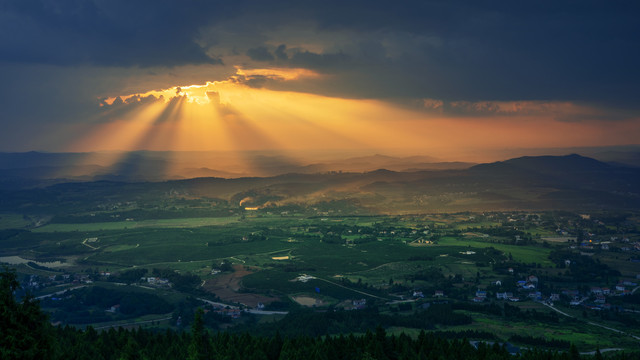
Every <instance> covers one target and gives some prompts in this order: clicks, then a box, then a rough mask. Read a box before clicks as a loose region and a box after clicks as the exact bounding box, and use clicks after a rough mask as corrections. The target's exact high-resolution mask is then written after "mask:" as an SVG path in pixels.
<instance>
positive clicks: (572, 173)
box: [0, 155, 640, 215]
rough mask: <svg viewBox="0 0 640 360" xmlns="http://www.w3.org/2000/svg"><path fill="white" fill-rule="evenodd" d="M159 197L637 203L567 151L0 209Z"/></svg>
mask: <svg viewBox="0 0 640 360" xmlns="http://www.w3.org/2000/svg"><path fill="white" fill-rule="evenodd" d="M163 199H164V200H166V201H169V202H170V201H176V200H180V199H182V200H185V201H189V200H194V199H200V200H203V199H204V200H207V201H208V203H209V204H210V203H211V202H214V203H216V204H218V205H220V204H226V207H227V208H229V209H236V210H244V209H246V208H250V209H251V210H253V211H269V210H273V209H278V208H286V207H293V208H305V209H309V208H317V205H318V204H321V205H322V204H328V203H329V204H334V205H336V206H337V210H344V211H350V212H352V211H355V212H359V213H419V212H434V211H447V212H455V211H488V210H545V209H566V210H582V209H584V210H598V209H639V208H640V169H638V168H628V167H622V166H614V165H610V164H606V163H603V162H600V161H597V160H594V159H591V158H586V157H583V156H580V155H568V156H540V157H522V158H517V159H511V160H507V161H503V162H496V163H490V164H481V165H477V166H473V167H471V168H468V169H463V170H428V171H427V170H422V171H410V172H395V171H389V170H376V171H371V172H366V173H339V172H331V173H324V174H285V175H279V176H274V177H246V178H237V179H223V178H194V179H188V180H174V181H163V182H133V183H131V182H115V181H97V182H69V183H63V184H55V185H51V186H45V187H37V188H23V189H21V190H16V189H5V190H4V191H2V197H1V198H0V210H3V211H14V210H15V209H20V210H21V211H22V212H23V213H25V214H29V215H33V214H38V215H55V213H56V212H58V210H61V211H62V210H64V211H66V213H77V212H81V211H82V210H83V209H86V210H91V209H95V208H96V206H108V204H111V203H125V202H127V203H136V204H139V203H145V202H147V201H151V200H152V201H155V202H160V201H161V200H163ZM166 201H165V202H166ZM204 206H205V205H203V204H201V207H204ZM69 209H73V211H71V212H69V211H68V210H69ZM225 211H226V210H225Z"/></svg>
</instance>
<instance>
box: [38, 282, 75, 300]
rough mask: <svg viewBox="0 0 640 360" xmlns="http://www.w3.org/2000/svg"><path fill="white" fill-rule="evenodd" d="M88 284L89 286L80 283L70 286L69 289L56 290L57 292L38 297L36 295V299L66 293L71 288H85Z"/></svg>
mask: <svg viewBox="0 0 640 360" xmlns="http://www.w3.org/2000/svg"><path fill="white" fill-rule="evenodd" d="M86 286H87V285H80V286H74V287H70V288H68V289H64V290H60V291H56V292H54V293H51V294H47V295H42V296H38V297H36V300H42V299H45V298H48V297H52V296H54V295H62V294H64V293H66V292H67V291H71V290H75V289H80V288H83V287H86Z"/></svg>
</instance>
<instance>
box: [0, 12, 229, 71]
mask: <svg viewBox="0 0 640 360" xmlns="http://www.w3.org/2000/svg"><path fill="white" fill-rule="evenodd" d="M193 3H194V4H196V3H197V6H185V3H183V2H180V1H162V0H160V1H128V0H89V1H87V0H75V1H50V0H40V1H30V0H8V1H5V2H4V3H3V5H2V15H0V19H1V20H2V23H3V24H2V25H0V29H2V32H1V33H2V35H0V36H1V39H2V44H3V46H2V47H1V48H0V60H2V61H10V62H17V63H43V64H58V65H76V64H97V65H107V66H155V65H162V66H175V65H183V64H200V63H220V59H216V58H211V57H209V56H207V54H206V53H205V49H203V48H201V47H200V46H199V45H198V44H197V43H196V42H195V40H196V38H197V35H198V30H199V28H200V27H201V26H203V25H205V24H207V23H209V22H211V21H215V19H216V18H217V17H218V15H217V14H220V13H223V12H224V7H222V6H220V5H219V4H215V3H213V2H205V1H197V2H193ZM218 9H219V10H220V11H218Z"/></svg>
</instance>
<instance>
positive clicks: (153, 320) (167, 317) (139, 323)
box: [94, 316, 172, 330]
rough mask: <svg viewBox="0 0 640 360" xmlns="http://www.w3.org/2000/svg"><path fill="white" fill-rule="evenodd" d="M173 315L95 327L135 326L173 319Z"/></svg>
mask: <svg viewBox="0 0 640 360" xmlns="http://www.w3.org/2000/svg"><path fill="white" fill-rule="evenodd" d="M171 319H172V317H171V316H165V317H163V318H160V319H151V320H144V321H134V322H130V323H124V324H111V325H105V326H99V327H95V328H94V329H96V330H101V329H108V328H118V327H125V326H135V325H142V324H150V323H153V322H156V321H165V320H171Z"/></svg>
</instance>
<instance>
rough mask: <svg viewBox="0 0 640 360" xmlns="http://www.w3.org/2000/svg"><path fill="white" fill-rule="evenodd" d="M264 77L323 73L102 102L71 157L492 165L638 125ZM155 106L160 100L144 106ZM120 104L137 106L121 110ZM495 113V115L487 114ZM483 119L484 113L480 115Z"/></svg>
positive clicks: (611, 140)
mask: <svg viewBox="0 0 640 360" xmlns="http://www.w3.org/2000/svg"><path fill="white" fill-rule="evenodd" d="M247 76H260V77H263V78H268V79H271V80H277V81H296V80H300V79H304V78H318V77H321V76H322V75H320V74H318V73H315V72H312V71H309V70H304V69H240V68H238V69H237V73H236V75H235V76H232V77H230V78H229V79H228V80H226V81H216V82H207V83H206V84H203V85H190V86H176V87H172V88H168V89H161V90H154V91H149V92H147V93H141V94H126V95H121V96H119V98H118V97H115V96H114V97H110V98H107V99H105V100H104V101H103V103H102V104H101V106H103V107H104V108H105V112H104V113H103V115H102V116H103V118H104V119H107V120H104V119H103V120H101V121H96V122H95V123H94V125H86V126H85V127H84V128H83V129H82V130H83V132H84V135H83V136H79V137H77V140H76V141H74V142H72V143H71V144H70V145H69V146H68V148H66V149H65V151H76V152H85V151H105V150H123V151H131V150H177V151H209V150H219V151H245V150H276V151H280V152H283V153H289V154H295V153H296V152H300V151H304V150H323V149H324V150H359V149H360V150H371V151H375V152H381V153H389V154H397V155H416V154H420V155H431V156H436V157H439V158H443V159H445V160H458V159H459V158H456V157H460V156H466V157H467V158H469V157H470V156H471V157H473V155H472V154H474V153H475V154H476V156H475V158H473V159H465V160H474V161H484V160H487V159H484V158H482V156H481V155H479V153H478V151H479V150H487V149H504V148H527V147H529V148H546V147H556V148H557V147H573V146H606V145H612V144H620V143H634V142H635V141H636V140H637V138H639V137H640V130H639V128H640V127H639V126H638V122H637V121H602V120H591V121H560V120H559V119H561V118H563V117H572V116H573V117H579V116H582V115H589V114H592V113H594V112H596V110H594V109H590V108H587V107H581V106H579V105H576V104H573V103H569V102H562V103H560V102H556V103H553V102H532V101H529V102H494V103H490V102H477V103H451V106H452V107H454V108H455V107H460V108H465V109H466V110H468V111H472V112H476V113H477V114H476V115H475V116H462V115H458V116H456V115H451V114H445V113H443V112H441V111H440V110H441V107H442V102H441V101H438V100H432V99H425V101H424V106H423V107H415V108H411V107H407V106H400V105H397V104H394V103H392V102H386V101H382V100H366V99H365V100H363V99H342V98H335V97H326V96H320V95H313V94H309V93H300V92H290V91H275V90H268V89H265V88H253V87H250V86H247V85H246V84H245V83H243V82H242V81H241V80H242V79H243V78H246V77H247ZM145 98H150V99H152V100H153V101H146V102H145V101H143V100H144V99H145ZM122 101H125V102H128V103H129V105H131V104H133V105H135V106H130V107H129V108H127V110H126V111H124V112H122V111H121V112H116V110H117V105H119V104H120V103H122ZM487 110H489V111H490V112H489V113H486V111H487ZM482 111H485V113H482Z"/></svg>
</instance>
